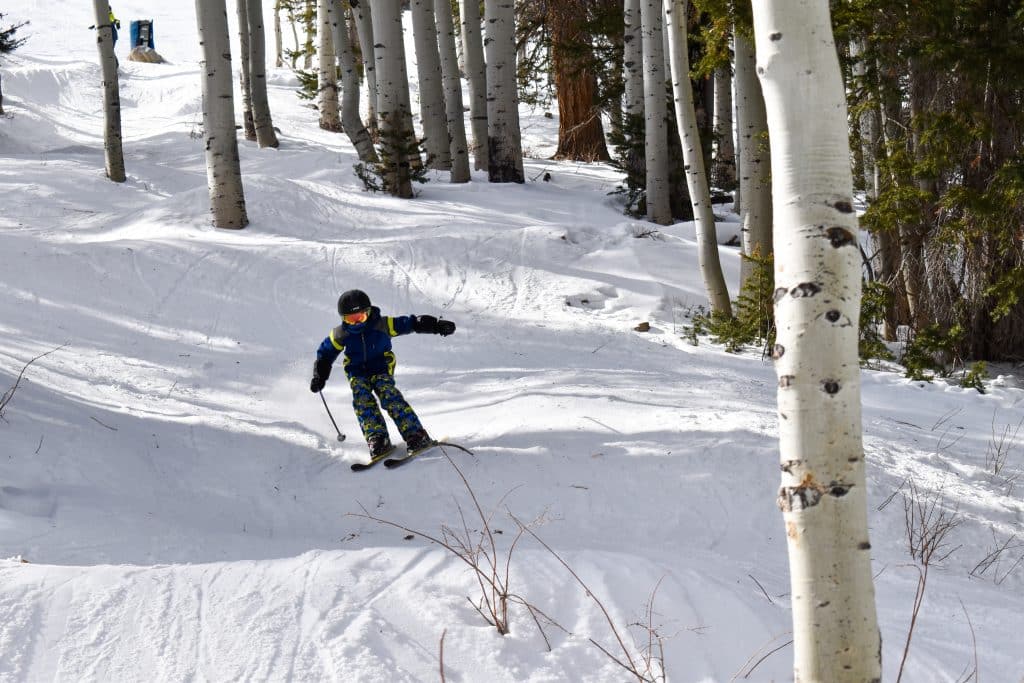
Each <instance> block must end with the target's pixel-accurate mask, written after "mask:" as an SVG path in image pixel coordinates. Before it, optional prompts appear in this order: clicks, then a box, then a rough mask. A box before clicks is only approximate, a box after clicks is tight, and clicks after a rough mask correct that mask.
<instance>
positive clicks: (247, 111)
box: [235, 0, 256, 140]
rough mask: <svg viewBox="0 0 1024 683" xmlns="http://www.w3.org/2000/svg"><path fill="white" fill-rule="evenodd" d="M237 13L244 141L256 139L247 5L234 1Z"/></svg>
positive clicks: (245, 0)
mask: <svg viewBox="0 0 1024 683" xmlns="http://www.w3.org/2000/svg"><path fill="white" fill-rule="evenodd" d="M235 7H236V10H237V13H238V80H239V84H240V86H241V90H242V130H243V131H245V139H246V140H255V139H256V128H255V126H253V123H252V94H251V89H250V81H251V73H252V71H251V69H250V68H249V3H248V0H235Z"/></svg>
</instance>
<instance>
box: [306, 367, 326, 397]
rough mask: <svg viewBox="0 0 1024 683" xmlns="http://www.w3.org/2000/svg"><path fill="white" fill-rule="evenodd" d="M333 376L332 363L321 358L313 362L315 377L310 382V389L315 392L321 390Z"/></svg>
mask: <svg viewBox="0 0 1024 683" xmlns="http://www.w3.org/2000/svg"><path fill="white" fill-rule="evenodd" d="M330 376H331V364H330V363H328V362H327V361H325V360H323V359H321V360H318V361H317V362H316V363H313V379H312V380H310V382H309V390H310V391H312V392H313V393H314V394H315V393H317V392H319V391H321V390H322V389H323V388H324V385H326V384H327V378H328V377H330Z"/></svg>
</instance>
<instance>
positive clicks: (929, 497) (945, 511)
mask: <svg viewBox="0 0 1024 683" xmlns="http://www.w3.org/2000/svg"><path fill="white" fill-rule="evenodd" d="M903 516H904V523H905V527H906V532H907V551H908V552H909V553H910V557H911V558H913V560H914V568H915V569H917V573H918V578H917V590H916V592H915V593H914V607H913V610H912V611H911V616H910V627H909V628H908V629H907V641H906V643H905V644H904V646H903V658H902V659H901V660H900V669H899V674H898V675H897V676H896V681H897V683H899V681H900V680H901V679H902V678H903V667H904V666H905V665H906V663H907V655H908V654H910V642H911V640H912V639H913V637H914V627H915V626H916V625H917V617H918V614H920V612H921V605H922V603H923V602H924V593H925V589H926V588H927V586H928V570H929V569H930V568H931V567H932V565H933V564H940V563H942V562H943V561H945V560H946V559H948V558H949V556H950V555H952V554H953V553H954V552H956V551H957V550H958V549H959V548H960V546H956V547H954V548H949V541H948V539H947V537H948V536H949V534H950V532H952V531H953V530H954V529H956V528H957V527H958V526H960V523H961V522H962V521H963V520H962V519H961V518H960V512H959V510H958V509H957V508H956V507H955V506H954V507H953V508H952V509H949V508H948V507H947V506H946V505H945V503H944V501H943V499H942V495H941V491H936V492H931V493H929V494H925V495H922V493H921V490H920V489H918V487H917V484H916V483H915V482H914V481H913V480H912V479H911V480H909V486H908V490H907V492H906V493H904V494H903Z"/></svg>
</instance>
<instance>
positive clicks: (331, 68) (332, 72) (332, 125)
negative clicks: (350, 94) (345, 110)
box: [316, 0, 341, 133]
mask: <svg viewBox="0 0 1024 683" xmlns="http://www.w3.org/2000/svg"><path fill="white" fill-rule="evenodd" d="M333 5H334V2H333V0H317V5H316V16H317V38H318V39H319V42H320V45H319V49H318V50H317V58H318V64H319V69H318V70H317V84H318V92H319V97H318V99H317V106H318V107H319V108H320V127H321V128H323V129H324V130H329V131H333V132H335V133H340V132H341V116H339V114H338V69H337V66H336V65H335V62H334V40H333V39H332V37H331V19H332V17H333V16H334V13H333V11H332V10H331V8H332V6H333Z"/></svg>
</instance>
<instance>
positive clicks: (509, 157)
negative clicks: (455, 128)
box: [484, 0, 525, 183]
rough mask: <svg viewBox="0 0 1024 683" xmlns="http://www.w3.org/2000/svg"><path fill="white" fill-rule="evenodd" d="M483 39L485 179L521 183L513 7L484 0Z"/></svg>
mask: <svg viewBox="0 0 1024 683" xmlns="http://www.w3.org/2000/svg"><path fill="white" fill-rule="evenodd" d="M484 18H485V20H486V24H487V40H486V42H485V44H484V49H485V57H486V60H487V177H488V180H490V182H492V183H522V182H524V181H525V176H524V174H523V149H522V145H521V141H520V132H519V95H518V93H517V88H518V84H517V83H516V40H515V31H516V27H515V5H514V4H513V2H512V0H485V1H484Z"/></svg>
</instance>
